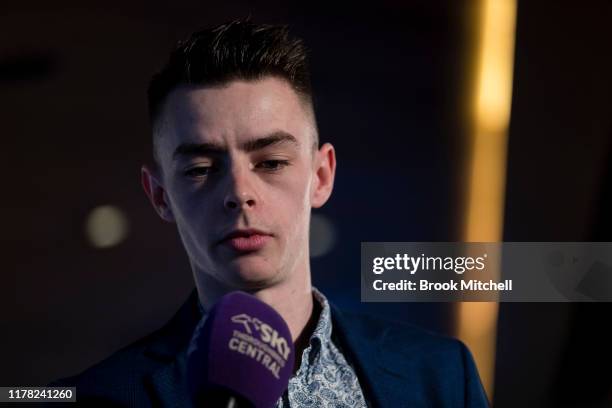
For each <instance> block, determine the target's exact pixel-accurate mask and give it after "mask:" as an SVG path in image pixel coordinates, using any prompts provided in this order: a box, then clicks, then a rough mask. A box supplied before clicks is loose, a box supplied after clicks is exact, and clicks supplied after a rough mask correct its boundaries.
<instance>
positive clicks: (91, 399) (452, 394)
mask: <svg viewBox="0 0 612 408" xmlns="http://www.w3.org/2000/svg"><path fill="white" fill-rule="evenodd" d="M199 319H200V311H199V309H198V297H197V292H196V291H195V290H194V291H193V293H192V294H191V295H190V297H189V299H188V300H187V302H186V303H185V304H183V306H182V307H181V308H180V309H179V311H178V312H177V313H176V315H175V316H174V317H173V318H172V319H171V320H170V321H169V322H168V323H167V324H166V325H165V326H164V327H162V328H161V329H159V330H158V331H156V332H154V333H153V334H151V335H149V336H147V337H145V338H143V339H141V340H139V341H137V342H136V343H134V344H131V345H129V346H127V347H125V348H123V349H121V350H119V351H118V352H116V353H115V354H113V355H112V356H110V357H109V358H107V359H106V360H103V361H102V362H100V363H98V364H96V365H94V366H93V367H91V368H89V369H87V370H85V371H84V372H83V373H81V374H79V375H76V376H74V377H70V378H66V379H62V380H59V381H56V382H54V383H52V384H50V385H51V386H76V387H77V388H76V398H77V402H80V404H77V405H85V404H86V405H101V406H102V405H103V406H109V407H113V406H115V407H120V406H121V407H138V408H141V407H143V408H144V407H159V406H161V407H190V406H191V404H190V402H189V401H188V399H187V398H186V395H187V390H186V381H185V377H184V376H185V361H186V360H185V355H186V350H187V346H188V344H189V340H190V339H191V335H192V332H193V330H194V328H195V326H196V324H197V322H198V320H199ZM332 322H333V337H334V340H335V341H338V342H340V346H341V348H342V351H343V353H345V356H346V357H347V359H348V360H349V361H350V362H351V363H352V364H353V366H354V367H355V370H356V372H357V376H358V378H359V382H360V384H361V386H362V388H363V392H364V396H365V397H366V400H367V401H369V402H370V403H371V405H372V406H373V407H389V408H391V407H393V408H397V407H406V408H416V407H429V408H431V407H453V408H456V407H471V408H476V407H478V408H480V407H488V402H487V398H486V396H485V393H484V391H483V388H482V385H481V382H480V378H479V376H478V372H477V370H476V366H475V365H474V361H473V359H472V356H471V354H470V352H469V351H468V349H467V348H466V347H465V345H463V343H461V342H460V341H458V340H455V339H452V338H447V337H443V336H438V335H434V334H432V333H429V332H427V331H424V330H422V329H419V328H416V327H413V326H410V325H404V324H399V323H390V322H386V321H382V320H379V319H376V318H372V317H366V316H363V315H356V314H352V313H346V312H341V311H340V310H338V309H337V308H336V307H334V306H333V305H332ZM52 406H53V407H57V406H58V405H57V403H53V405H52ZM68 406H74V403H73V404H71V405H68Z"/></svg>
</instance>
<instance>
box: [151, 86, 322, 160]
mask: <svg viewBox="0 0 612 408" xmlns="http://www.w3.org/2000/svg"><path fill="white" fill-rule="evenodd" d="M301 103H302V102H301V101H300V100H299V97H298V96H297V95H296V94H295V92H294V91H293V89H291V87H290V86H289V85H288V84H287V83H286V82H285V81H283V80H279V79H275V78H269V79H264V80H258V81H232V82H230V83H229V84H226V85H223V86H214V87H210V86H208V87H195V86H181V87H179V88H177V89H175V90H174V91H173V92H172V93H171V94H170V95H169V97H168V100H167V104H166V107H165V108H166V109H165V112H164V113H163V116H164V117H163V119H162V120H163V122H165V123H164V124H163V125H162V126H160V127H159V131H160V132H161V133H163V134H162V135H158V136H161V138H162V139H163V140H160V141H159V142H161V143H160V144H159V147H163V149H164V150H166V151H168V150H169V151H170V153H171V154H173V152H174V151H175V149H176V148H177V147H178V146H179V145H181V144H197V143H208V144H211V145H217V146H220V147H224V148H228V145H232V144H233V145H245V144H246V143H249V142H254V141H255V140H256V139H259V138H262V137H270V136H274V135H275V136H278V135H281V134H284V135H290V136H291V137H290V138H285V139H287V140H286V141H289V139H294V142H295V144H296V145H297V146H300V145H301V144H306V140H302V139H305V138H308V137H309V133H310V131H311V128H312V124H311V123H310V121H311V118H309V117H308V115H306V114H305V112H304V109H303V107H302V106H301Z"/></svg>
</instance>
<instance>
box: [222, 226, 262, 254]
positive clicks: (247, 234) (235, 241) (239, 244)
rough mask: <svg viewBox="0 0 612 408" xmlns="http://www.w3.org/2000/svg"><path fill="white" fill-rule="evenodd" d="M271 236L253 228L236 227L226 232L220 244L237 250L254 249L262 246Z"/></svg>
mask: <svg viewBox="0 0 612 408" xmlns="http://www.w3.org/2000/svg"><path fill="white" fill-rule="evenodd" d="M271 237H272V235H271V234H269V233H267V232H264V231H261V230H258V229H254V228H249V229H238V230H234V231H232V232H230V233H229V234H227V235H226V236H225V237H224V238H223V239H222V240H221V241H220V244H224V245H228V246H229V247H231V248H233V249H235V250H237V251H256V250H258V249H261V248H263V247H264V246H265V245H266V243H267V242H268V241H269V240H270V239H271Z"/></svg>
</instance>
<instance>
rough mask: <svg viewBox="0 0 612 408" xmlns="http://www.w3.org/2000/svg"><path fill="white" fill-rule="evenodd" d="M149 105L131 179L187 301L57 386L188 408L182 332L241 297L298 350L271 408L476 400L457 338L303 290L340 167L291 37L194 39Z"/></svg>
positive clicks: (248, 26) (475, 383) (96, 396)
mask: <svg viewBox="0 0 612 408" xmlns="http://www.w3.org/2000/svg"><path fill="white" fill-rule="evenodd" d="M149 107H150V113H151V120H152V126H153V140H154V157H155V163H154V164H153V165H151V166H143V168H142V184H143V187H144V190H145V192H146V194H147V196H148V197H149V200H150V201H151V203H152V204H153V207H154V208H155V211H156V212H157V213H158V214H159V216H160V217H161V218H162V219H163V220H165V221H168V222H172V223H175V224H176V226H177V229H178V232H179V234H180V237H181V239H182V242H183V244H184V246H185V249H186V251H187V255H188V257H189V260H190V263H191V267H192V272H193V277H194V280H195V285H196V291H195V292H194V294H193V295H192V297H191V298H190V299H189V300H188V302H187V303H186V304H185V305H184V306H183V307H182V308H181V310H180V311H179V312H178V313H177V315H176V316H175V317H174V318H173V320H172V321H171V322H170V323H168V324H167V325H166V326H165V327H164V328H162V329H161V330H159V331H158V332H156V333H154V334H153V335H151V336H149V337H147V338H145V339H143V340H141V341H139V342H137V343H135V344H134V345H131V346H128V347H126V348H125V349H123V350H121V351H119V352H118V353H116V354H115V355H114V356H111V357H110V358H109V359H107V360H105V361H103V362H102V363H100V364H98V365H96V366H94V367H93V368H90V369H89V370H87V371H86V372H85V373H83V374H81V375H79V376H77V377H74V378H71V379H67V380H65V381H63V382H62V383H61V384H62V385H76V386H77V397H78V398H79V399H80V400H83V399H84V398H86V399H88V400H90V401H104V402H105V403H110V404H112V403H116V404H120V405H125V406H136V407H141V406H142V407H144V406H151V405H163V406H189V405H190V401H188V399H187V397H186V395H187V392H186V384H185V359H186V356H185V355H186V349H187V347H188V345H189V341H190V338H191V335H192V333H193V330H194V327H195V326H196V324H197V323H198V321H199V320H200V319H201V318H202V316H203V314H205V313H206V310H208V309H209V308H210V307H211V306H212V305H213V304H214V303H215V302H216V301H217V300H218V299H219V298H220V297H221V296H223V295H224V294H226V293H228V292H230V291H234V290H242V291H246V292H249V293H251V294H253V295H254V296H256V297H257V298H259V299H260V300H262V301H263V302H265V303H267V304H269V305H271V306H272V307H273V308H274V309H276V311H278V313H280V315H281V316H282V317H283V318H284V320H285V321H286V322H287V324H288V326H289V329H290V331H291V335H292V337H293V340H294V341H295V344H296V352H295V356H296V370H295V372H294V376H293V377H292V378H291V380H290V383H289V387H288V390H287V392H285V394H284V395H283V397H281V398H280V399H279V401H278V403H277V406H279V407H302V406H316V407H332V406H333V407H339V406H340V407H365V406H376V407H378V406H384V407H402V406H406V407H418V406H427V407H430V406H436V407H437V406H440V407H442V406H444V407H460V406H470V407H482V406H486V405H487V402H486V398H485V396H484V393H483V390H482V386H481V384H480V380H479V378H478V374H477V372H476V369H475V366H474V363H473V361H472V359H471V356H470V354H469V351H467V349H466V348H465V346H463V345H462V344H461V343H460V342H458V341H456V340H452V339H447V338H442V337H438V336H434V335H431V334H428V333H425V332H422V331H420V330H418V329H415V328H411V327H405V326H399V325H395V324H389V323H384V322H380V321H378V320H373V319H368V318H365V317H359V316H351V315H348V314H346V313H341V312H340V311H338V310H337V309H335V308H334V307H333V306H331V305H330V304H329V303H328V301H327V299H326V298H325V296H324V295H323V294H322V293H320V292H319V291H317V290H316V289H315V288H313V287H312V285H311V279H310V263H309V248H308V236H309V223H310V212H311V208H318V207H321V206H322V205H324V204H325V202H326V201H327V200H328V198H329V197H330V195H331V192H332V189H333V184H334V175H335V169H336V157H335V152H334V148H333V146H332V145H331V144H329V143H325V144H323V145H321V146H319V141H318V134H317V125H316V120H315V114H314V110H313V106H312V98H311V88H310V79H309V71H308V66H307V59H306V51H305V48H304V45H303V43H302V41H301V40H299V39H296V38H292V37H290V36H289V34H288V32H287V29H286V28H285V27H279V26H268V25H255V24H253V23H251V22H249V21H235V22H231V23H229V24H224V25H221V26H219V27H216V28H214V29H211V30H206V31H202V32H198V33H195V34H194V35H193V36H192V37H191V38H190V39H189V40H188V41H187V42H185V43H182V44H181V45H180V46H179V47H178V48H177V50H175V51H174V52H173V54H172V55H171V57H170V61H169V62H168V64H167V65H166V66H165V67H164V69H163V70H162V71H161V72H160V73H159V74H158V75H156V76H155V77H154V78H153V80H152V82H151V84H150V88H149ZM56 385H59V384H56Z"/></svg>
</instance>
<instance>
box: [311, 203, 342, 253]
mask: <svg viewBox="0 0 612 408" xmlns="http://www.w3.org/2000/svg"><path fill="white" fill-rule="evenodd" d="M335 243H336V229H335V228H334V224H332V222H331V221H330V220H329V219H328V218H327V217H326V216H324V215H322V214H314V213H313V214H312V216H311V218H310V257H311V258H316V257H319V256H323V255H325V254H327V253H328V252H329V251H331V250H332V248H333V247H334V244H335Z"/></svg>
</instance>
